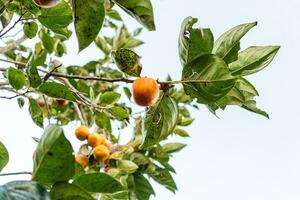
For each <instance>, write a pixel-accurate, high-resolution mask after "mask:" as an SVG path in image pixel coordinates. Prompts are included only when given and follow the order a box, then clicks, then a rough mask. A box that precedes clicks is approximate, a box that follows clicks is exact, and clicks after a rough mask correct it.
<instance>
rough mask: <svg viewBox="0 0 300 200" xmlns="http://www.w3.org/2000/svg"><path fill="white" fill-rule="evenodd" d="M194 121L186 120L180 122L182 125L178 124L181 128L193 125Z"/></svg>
mask: <svg viewBox="0 0 300 200" xmlns="http://www.w3.org/2000/svg"><path fill="white" fill-rule="evenodd" d="M193 121H194V119H192V118H184V119H182V120H181V121H180V123H179V124H178V125H179V126H188V125H191V124H192V123H193Z"/></svg>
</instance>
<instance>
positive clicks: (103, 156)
mask: <svg viewBox="0 0 300 200" xmlns="http://www.w3.org/2000/svg"><path fill="white" fill-rule="evenodd" d="M93 155H94V157H95V159H96V160H100V161H102V162H103V161H105V160H107V159H108V158H109V150H108V148H107V147H106V146H104V145H99V146H97V147H95V148H94V151H93Z"/></svg>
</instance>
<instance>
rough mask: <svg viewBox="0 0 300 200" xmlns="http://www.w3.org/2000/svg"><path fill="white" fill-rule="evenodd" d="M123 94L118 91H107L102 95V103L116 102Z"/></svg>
mask: <svg viewBox="0 0 300 200" xmlns="http://www.w3.org/2000/svg"><path fill="white" fill-rule="evenodd" d="M120 97H121V95H120V94H119V93H117V92H110V91H109V92H105V93H103V94H102V95H101V96H100V103H101V104H102V105H111V104H115V103H116V102H117V101H118V100H119V99H120Z"/></svg>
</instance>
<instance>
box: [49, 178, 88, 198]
mask: <svg viewBox="0 0 300 200" xmlns="http://www.w3.org/2000/svg"><path fill="white" fill-rule="evenodd" d="M50 196H51V200H71V199H74V200H94V198H93V197H92V196H91V195H90V194H89V193H88V192H87V191H85V190H84V189H82V188H81V187H79V186H77V185H75V184H70V183H67V182H59V183H56V184H55V185H54V186H53V187H52V189H51V191H50Z"/></svg>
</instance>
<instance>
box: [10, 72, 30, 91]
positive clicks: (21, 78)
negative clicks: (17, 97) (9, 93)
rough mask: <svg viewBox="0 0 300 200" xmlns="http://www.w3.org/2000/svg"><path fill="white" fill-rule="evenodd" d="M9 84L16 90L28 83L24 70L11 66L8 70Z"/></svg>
mask: <svg viewBox="0 0 300 200" xmlns="http://www.w3.org/2000/svg"><path fill="white" fill-rule="evenodd" d="M7 77H8V81H9V84H10V85H11V86H12V87H13V88H14V89H16V90H20V89H22V88H23V87H24V85H25V84H26V78H25V74H24V73H23V71H21V70H19V69H16V68H13V67H10V68H8V70H7Z"/></svg>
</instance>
